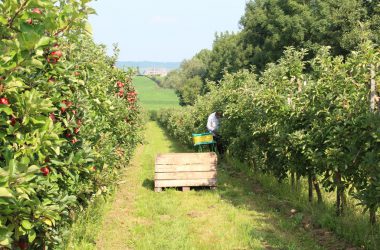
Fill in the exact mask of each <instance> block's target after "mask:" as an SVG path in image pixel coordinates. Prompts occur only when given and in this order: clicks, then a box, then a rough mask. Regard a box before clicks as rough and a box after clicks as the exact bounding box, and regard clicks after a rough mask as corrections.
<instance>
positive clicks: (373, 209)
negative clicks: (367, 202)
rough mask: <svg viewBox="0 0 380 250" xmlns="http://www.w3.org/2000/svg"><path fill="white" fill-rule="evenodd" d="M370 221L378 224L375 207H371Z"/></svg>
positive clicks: (372, 223)
mask: <svg viewBox="0 0 380 250" xmlns="http://www.w3.org/2000/svg"><path fill="white" fill-rule="evenodd" d="M369 222H370V223H371V225H375V224H376V209H375V207H371V208H370V209H369Z"/></svg>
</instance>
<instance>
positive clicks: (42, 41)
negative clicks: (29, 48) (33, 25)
mask: <svg viewBox="0 0 380 250" xmlns="http://www.w3.org/2000/svg"><path fill="white" fill-rule="evenodd" d="M49 43H50V37H47V36H43V37H41V38H40V40H39V41H38V42H37V43H36V46H35V47H34V48H35V49H38V48H39V47H42V46H46V45H48V44H49Z"/></svg>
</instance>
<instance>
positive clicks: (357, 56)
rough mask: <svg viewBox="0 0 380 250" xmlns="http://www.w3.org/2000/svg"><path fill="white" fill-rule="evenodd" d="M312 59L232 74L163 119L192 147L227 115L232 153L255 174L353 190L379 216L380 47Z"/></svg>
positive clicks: (290, 55)
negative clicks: (376, 102)
mask: <svg viewBox="0 0 380 250" xmlns="http://www.w3.org/2000/svg"><path fill="white" fill-rule="evenodd" d="M306 57H307V51H305V50H301V51H297V50H295V49H294V48H288V49H287V50H286V51H285V52H284V56H283V57H282V58H281V59H280V60H279V61H278V63H277V64H269V65H268V66H267V68H266V70H265V71H264V72H263V73H262V75H261V76H260V77H258V76H257V75H255V74H254V73H252V72H249V71H247V70H243V71H240V72H238V73H236V74H226V75H225V76H224V78H223V80H222V81H221V82H220V83H219V84H218V85H216V84H215V83H209V89H210V92H209V93H207V94H206V95H204V96H202V97H199V98H198V99H197V100H196V102H195V104H194V106H192V107H187V108H186V109H182V110H177V111H163V112H162V113H161V114H159V115H158V116H159V121H160V122H161V123H162V124H163V125H164V126H165V127H167V128H168V130H169V133H170V134H171V135H173V136H175V137H176V138H178V139H179V140H180V141H181V142H183V143H187V144H189V145H190V144H191V137H190V134H191V133H192V132H194V133H200V132H204V131H205V130H206V128H205V126H206V121H207V116H208V115H209V114H210V113H212V112H213V111H215V110H216V109H222V110H223V112H224V118H223V119H222V122H221V134H222V136H223V137H224V139H225V140H226V142H227V144H228V152H229V154H230V155H232V156H233V157H236V158H238V159H240V160H242V161H245V162H248V163H250V164H251V166H252V169H253V171H262V172H267V173H272V174H273V175H274V176H275V177H276V178H277V179H279V180H283V179H284V178H287V176H288V174H289V172H293V173H297V174H298V175H299V176H321V177H322V179H321V183H322V184H323V186H324V188H325V189H326V190H327V191H330V192H331V191H334V190H337V192H339V190H344V189H346V190H348V192H349V193H350V194H351V195H352V196H353V197H355V198H357V199H358V201H359V202H358V203H359V204H360V205H362V208H363V209H364V211H366V210H367V209H368V210H370V211H372V213H375V214H376V211H377V210H378V207H379V205H380V203H379V197H380V182H379V180H380V179H379V178H378V173H379V171H380V168H379V166H380V165H379V161H380V158H379V157H380V148H379V145H380V144H379V141H378V137H379V130H378V128H379V126H380V116H379V109H378V108H376V110H375V113H373V112H371V111H370V108H369V107H370V102H369V100H368V96H369V88H368V83H369V82H370V74H369V72H370V67H369V65H374V68H375V70H376V75H375V79H374V80H375V81H376V82H377V84H378V85H379V81H380V77H379V74H378V73H377V72H378V70H379V66H380V54H379V51H378V47H377V46H375V45H373V44H372V43H369V42H366V43H363V44H362V45H361V46H360V47H359V49H358V50H357V51H355V52H353V53H352V54H351V55H350V56H349V57H348V58H347V60H343V57H339V56H338V57H334V56H332V55H331V54H330V52H329V49H328V48H326V47H322V48H321V49H320V50H319V52H318V53H317V55H316V56H315V57H314V58H312V59H310V60H307V59H306ZM338 177H339V178H338ZM372 222H373V221H372Z"/></svg>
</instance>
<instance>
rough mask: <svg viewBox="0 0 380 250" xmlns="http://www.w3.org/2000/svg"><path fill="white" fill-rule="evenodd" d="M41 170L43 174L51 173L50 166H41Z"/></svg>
mask: <svg viewBox="0 0 380 250" xmlns="http://www.w3.org/2000/svg"><path fill="white" fill-rule="evenodd" d="M40 170H41V172H42V174H43V175H44V176H47V175H48V174H49V172H50V170H49V168H48V166H46V167H42V168H40Z"/></svg>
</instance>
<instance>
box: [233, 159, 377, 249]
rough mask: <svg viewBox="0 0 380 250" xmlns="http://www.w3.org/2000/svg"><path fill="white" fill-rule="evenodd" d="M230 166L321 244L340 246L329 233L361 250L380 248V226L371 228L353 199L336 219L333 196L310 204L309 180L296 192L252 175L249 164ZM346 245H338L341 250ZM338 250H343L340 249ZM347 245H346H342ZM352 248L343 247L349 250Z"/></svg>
mask: <svg viewBox="0 0 380 250" xmlns="http://www.w3.org/2000/svg"><path fill="white" fill-rule="evenodd" d="M229 162H230V165H233V166H234V170H230V171H232V172H233V171H237V172H240V173H244V174H245V175H248V176H249V178H250V180H251V181H252V183H256V185H258V187H259V189H262V191H263V192H264V193H265V194H269V196H267V198H266V199H267V200H268V201H269V202H270V203H272V206H273V207H275V208H276V209H278V210H279V212H282V213H283V214H288V216H289V217H293V218H296V220H298V225H299V226H300V227H303V228H304V229H305V230H308V231H311V233H313V234H316V235H315V237H316V238H319V240H320V241H321V242H320V243H321V244H337V242H335V243H334V239H332V238H331V237H334V236H332V235H330V232H329V231H331V232H334V234H335V235H336V236H338V237H341V238H343V239H345V241H347V242H350V243H351V244H354V245H356V246H358V247H360V248H365V249H379V247H380V226H379V225H376V226H375V227H371V226H370V225H369V223H368V221H369V219H368V215H366V214H363V213H362V212H361V211H360V210H359V209H358V207H357V206H355V201H354V200H348V201H347V207H346V210H345V213H344V215H343V216H341V217H337V216H335V206H334V205H335V204H334V202H335V197H334V194H333V193H327V192H324V193H323V197H324V203H323V204H317V202H316V201H314V202H312V203H310V202H309V201H308V193H307V180H301V187H303V188H301V190H299V191H295V190H293V189H292V187H291V185H290V183H288V182H283V183H279V182H278V181H277V180H276V179H275V178H274V177H273V176H270V175H265V174H260V173H252V172H251V171H250V169H251V168H249V167H248V166H247V165H246V164H243V163H240V162H238V161H235V160H231V159H229ZM291 209H295V210H296V211H297V212H296V214H290V210H291ZM342 244H343V243H341V244H338V246H339V245H340V247H342V246H341V245H342ZM338 246H337V247H336V249H340V247H338ZM343 246H344V244H343ZM348 247H349V246H344V248H348Z"/></svg>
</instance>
